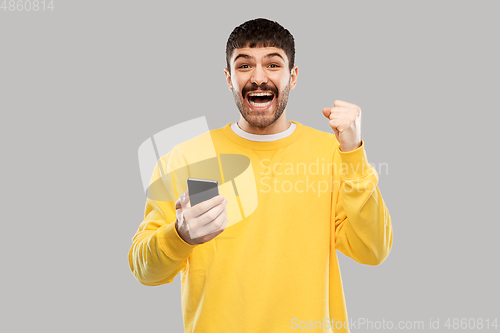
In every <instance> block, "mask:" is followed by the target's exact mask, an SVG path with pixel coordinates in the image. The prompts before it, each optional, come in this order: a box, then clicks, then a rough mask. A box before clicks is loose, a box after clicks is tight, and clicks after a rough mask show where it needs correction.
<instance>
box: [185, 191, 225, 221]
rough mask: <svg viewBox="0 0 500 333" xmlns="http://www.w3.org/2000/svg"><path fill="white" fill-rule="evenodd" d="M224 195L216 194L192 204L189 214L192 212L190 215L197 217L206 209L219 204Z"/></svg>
mask: <svg viewBox="0 0 500 333" xmlns="http://www.w3.org/2000/svg"><path fill="white" fill-rule="evenodd" d="M224 199H225V198H224V197H223V196H222V195H220V194H219V195H217V196H215V197H213V198H212V199H209V200H206V201H203V202H200V203H199V204H197V205H194V206H193V207H192V209H191V210H190V212H189V213H190V214H193V215H192V217H197V216H200V215H202V214H203V213H205V212H206V211H207V210H209V209H210V208H213V207H215V206H217V205H220V204H221V203H222V202H223V201H224Z"/></svg>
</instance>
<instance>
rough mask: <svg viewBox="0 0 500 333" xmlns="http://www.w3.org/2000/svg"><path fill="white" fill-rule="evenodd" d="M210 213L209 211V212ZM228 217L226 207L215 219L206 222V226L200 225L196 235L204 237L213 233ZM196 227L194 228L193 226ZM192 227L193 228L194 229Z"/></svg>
mask: <svg viewBox="0 0 500 333" xmlns="http://www.w3.org/2000/svg"><path fill="white" fill-rule="evenodd" d="M207 214H208V212H207ZM226 218H227V210H226V209H224V210H223V211H222V212H221V213H220V214H219V215H218V216H217V217H216V218H215V219H213V220H212V221H210V222H209V223H207V224H205V225H204V226H201V227H198V228H197V229H196V231H195V237H196V238H198V237H203V236H206V235H209V234H211V233H214V232H216V231H217V230H218V229H219V228H220V227H221V225H222V224H223V223H224V220H225V219H226ZM193 229H194V228H193ZM193 229H192V230H193Z"/></svg>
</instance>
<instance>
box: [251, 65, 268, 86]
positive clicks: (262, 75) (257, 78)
mask: <svg viewBox="0 0 500 333" xmlns="http://www.w3.org/2000/svg"><path fill="white" fill-rule="evenodd" d="M250 83H255V84H257V85H258V86H260V85H261V84H262V83H267V75H266V72H265V71H264V70H263V69H262V66H257V67H255V70H254V72H253V75H252V78H251V79H250Z"/></svg>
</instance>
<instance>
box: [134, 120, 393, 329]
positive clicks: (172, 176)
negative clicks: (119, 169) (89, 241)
mask: <svg viewBox="0 0 500 333" xmlns="http://www.w3.org/2000/svg"><path fill="white" fill-rule="evenodd" d="M291 122H292V123H295V124H296V126H297V127H296V128H295V130H294V132H293V133H292V134H291V135H289V136H287V137H285V138H282V139H278V140H275V141H269V142H260V141H251V140H248V139H245V138H242V137H240V136H238V135H237V134H235V133H234V132H233V131H232V130H231V128H230V125H231V124H227V125H226V126H224V127H223V128H220V129H216V130H211V131H209V132H207V133H205V134H204V135H200V136H197V137H195V138H193V139H190V140H188V141H186V142H184V143H182V144H179V145H177V146H175V147H174V148H173V149H172V150H171V151H170V152H169V153H168V154H167V155H164V156H162V157H161V158H160V160H159V161H158V163H157V164H156V167H155V170H154V172H153V176H152V178H151V183H150V187H149V189H148V196H147V199H146V209H145V217H144V220H143V222H142V223H141V225H140V226H139V229H138V231H137V233H136V234H135V236H134V237H133V240H132V241H133V244H132V247H131V248H130V251H129V263H130V269H131V270H132V272H133V274H134V275H135V277H136V278H137V280H138V281H139V282H140V283H142V284H144V285H148V286H157V285H162V284H166V283H169V282H172V281H173V279H174V277H175V276H176V275H177V274H178V273H179V272H180V273H181V295H182V296H181V299H182V311H183V320H184V328H185V332H187V333H235V332H238V333H247V332H248V333H260V332H265V333H275V332H276V333H283V332H297V331H302V329H307V331H309V330H311V329H312V330H314V331H315V332H316V331H317V332H333V331H335V332H349V330H348V328H347V326H348V323H347V320H348V318H347V311H346V306H345V301H344V294H343V288H342V281H341V276H340V270H339V265H338V261H337V252H336V250H340V251H341V252H342V253H344V254H345V255H346V256H349V257H351V258H352V259H354V260H355V261H357V262H359V263H362V264H367V265H379V264H380V263H382V262H383V261H384V260H385V258H386V257H387V256H388V254H389V252H390V249H391V245H392V226H391V219H390V216H389V212H388V210H387V208H386V206H385V204H384V201H383V200H382V196H381V194H380V191H379V189H378V187H377V183H378V175H377V173H376V171H375V169H374V168H373V167H372V166H371V165H370V164H368V162H367V158H366V154H365V150H364V143H363V142H362V145H361V147H359V148H358V149H356V150H353V151H350V152H341V151H340V149H339V144H338V141H337V139H336V137H335V135H334V134H333V133H326V132H322V131H319V130H316V129H313V128H311V127H308V126H305V125H303V124H300V123H298V122H296V121H291ZM189 177H192V178H205V179H215V180H217V181H218V183H219V192H220V194H222V195H223V196H224V197H225V198H227V199H228V203H227V212H228V226H227V227H226V229H225V230H224V232H222V233H221V234H220V235H218V236H217V237H215V238H214V239H212V240H211V241H209V242H206V243H204V244H200V245H190V244H188V243H186V242H185V241H184V240H183V239H182V238H181V237H180V236H179V235H178V233H177V231H176V229H175V221H176V212H175V208H174V207H175V201H176V200H177V198H178V197H179V196H180V195H181V194H182V193H183V192H184V191H185V190H186V189H187V184H186V179H187V178H189ZM332 328H336V329H335V330H332Z"/></svg>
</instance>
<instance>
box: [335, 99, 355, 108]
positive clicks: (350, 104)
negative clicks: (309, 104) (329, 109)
mask: <svg viewBox="0 0 500 333" xmlns="http://www.w3.org/2000/svg"><path fill="white" fill-rule="evenodd" d="M333 106H334V107H335V106H340V107H346V108H353V109H361V108H360V107H359V106H357V105H356V104H352V103H348V102H345V101H341V100H339V99H337V100H335V101H334V102H333Z"/></svg>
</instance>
